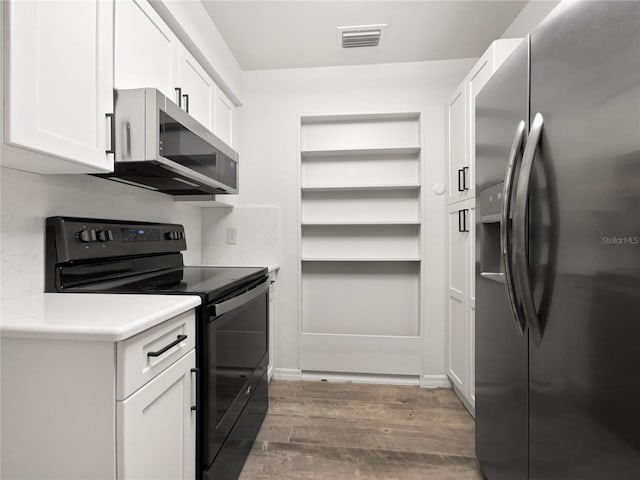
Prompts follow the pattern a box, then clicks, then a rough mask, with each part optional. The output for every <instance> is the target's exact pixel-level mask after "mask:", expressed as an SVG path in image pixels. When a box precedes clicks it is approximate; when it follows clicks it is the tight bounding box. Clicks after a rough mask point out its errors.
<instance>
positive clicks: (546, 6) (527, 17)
mask: <svg viewBox="0 0 640 480" xmlns="http://www.w3.org/2000/svg"><path fill="white" fill-rule="evenodd" d="M559 3H560V2H559V1H555V0H530V1H529V3H527V4H526V5H525V7H524V8H523V9H522V11H521V12H520V13H519V14H518V16H517V17H516V18H515V19H514V20H513V22H511V25H509V26H508V27H507V29H506V30H505V31H504V33H503V34H502V38H519V37H525V36H526V35H528V34H529V33H531V31H532V30H533V29H534V28H536V26H538V24H539V23H540V22H541V21H542V20H543V19H544V17H546V16H547V15H548V14H549V12H551V10H553V9H554V8H555V7H556V6H557V5H558V4H559Z"/></svg>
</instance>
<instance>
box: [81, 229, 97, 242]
mask: <svg viewBox="0 0 640 480" xmlns="http://www.w3.org/2000/svg"><path fill="white" fill-rule="evenodd" d="M78 239H79V240H80V241H81V242H83V243H88V242H95V241H96V231H95V230H82V231H80V232H78Z"/></svg>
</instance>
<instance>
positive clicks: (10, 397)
mask: <svg viewBox="0 0 640 480" xmlns="http://www.w3.org/2000/svg"><path fill="white" fill-rule="evenodd" d="M43 335H44V334H43ZM194 346H195V312H194V310H191V311H188V312H185V313H183V314H180V315H178V316H175V317H173V318H171V319H169V320H166V321H164V322H162V323H160V324H158V325H155V326H153V327H151V328H149V329H147V330H145V331H143V332H140V333H138V334H136V335H133V336H131V337H129V338H126V339H123V340H120V341H117V342H114V341H112V340H102V339H100V338H96V335H94V336H93V337H91V338H58V337H55V336H54V337H51V338H47V337H45V338H38V337H26V338H17V337H16V338H13V337H5V336H2V337H0V360H1V361H0V374H1V376H2V389H1V390H0V413H1V414H2V424H1V425H0V434H1V438H0V440H1V441H0V455H1V456H2V462H1V463H0V478H3V479H5V478H6V479H36V478H40V479H82V480H195V478H196V475H195V470H196V457H195V442H196V412H195V411H193V410H192V408H191V407H192V406H195V405H196V390H195V388H196V375H197V372H195V371H192V369H194V368H195V358H196V353H195V348H194ZM34 459H36V460H37V461H34Z"/></svg>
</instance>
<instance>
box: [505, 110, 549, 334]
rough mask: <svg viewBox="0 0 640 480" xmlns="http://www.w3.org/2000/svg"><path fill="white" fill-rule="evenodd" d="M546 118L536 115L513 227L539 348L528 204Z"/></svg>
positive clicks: (523, 293)
mask: <svg viewBox="0 0 640 480" xmlns="http://www.w3.org/2000/svg"><path fill="white" fill-rule="evenodd" d="M543 124H544V119H543V117H542V114H540V113H536V115H535V117H534V118H533V122H532V123H531V131H530V132H529V138H527V145H526V147H525V149H524V153H523V154H522V166H521V167H520V175H519V178H518V188H517V191H516V204H515V211H514V214H513V224H514V243H513V250H514V257H515V273H516V278H517V279H518V290H519V293H520V302H521V304H522V311H523V312H524V317H525V319H526V321H527V325H528V326H529V331H530V332H531V334H532V336H533V339H534V342H535V343H536V345H539V344H540V342H541V341H542V325H541V323H540V319H539V318H538V313H537V312H536V306H535V302H534V299H533V292H532V290H531V283H530V281H529V262H528V258H527V257H528V255H527V202H528V200H529V187H530V182H531V172H532V170H533V160H534V158H535V156H536V150H537V149H538V142H539V141H540V134H541V133H542V126H543Z"/></svg>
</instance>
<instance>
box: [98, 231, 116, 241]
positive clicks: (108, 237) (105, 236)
mask: <svg viewBox="0 0 640 480" xmlns="http://www.w3.org/2000/svg"><path fill="white" fill-rule="evenodd" d="M96 236H97V237H98V241H99V242H110V241H112V240H113V232H112V231H111V230H98V232H97V234H96Z"/></svg>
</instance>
